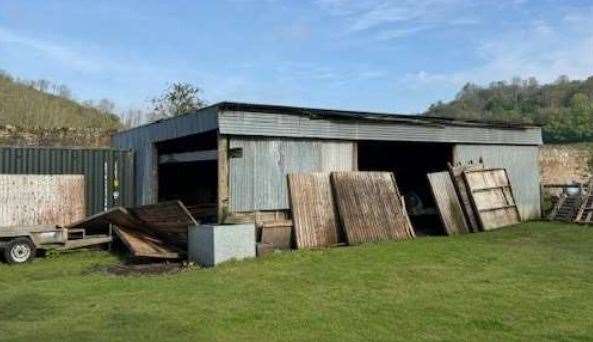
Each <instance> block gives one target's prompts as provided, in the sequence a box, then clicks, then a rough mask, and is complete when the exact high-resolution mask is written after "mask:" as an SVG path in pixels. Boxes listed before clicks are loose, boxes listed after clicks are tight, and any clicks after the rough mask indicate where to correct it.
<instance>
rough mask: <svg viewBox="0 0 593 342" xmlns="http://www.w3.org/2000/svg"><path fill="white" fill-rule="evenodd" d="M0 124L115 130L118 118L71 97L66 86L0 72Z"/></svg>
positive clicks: (117, 125)
mask: <svg viewBox="0 0 593 342" xmlns="http://www.w3.org/2000/svg"><path fill="white" fill-rule="evenodd" d="M0 125H13V126H18V127H23V128H62V127H68V128H96V129H102V130H116V129H119V128H120V127H121V123H120V120H119V117H118V116H116V115H115V114H113V113H111V112H108V111H102V110H99V109H97V108H95V107H92V106H91V105H85V104H80V103H78V102H76V101H74V100H72V99H71V98H70V91H69V90H68V88H66V87H65V86H57V85H52V84H51V83H49V82H47V81H43V80H41V81H33V82H25V81H19V80H15V79H14V78H13V77H11V76H10V75H8V74H6V73H4V72H1V71H0Z"/></svg>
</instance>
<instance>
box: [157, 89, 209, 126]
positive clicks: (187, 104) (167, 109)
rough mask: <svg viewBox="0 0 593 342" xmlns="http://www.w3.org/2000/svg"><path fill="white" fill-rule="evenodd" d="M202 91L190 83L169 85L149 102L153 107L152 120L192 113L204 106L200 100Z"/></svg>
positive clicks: (204, 103)
mask: <svg viewBox="0 0 593 342" xmlns="http://www.w3.org/2000/svg"><path fill="white" fill-rule="evenodd" d="M201 93H202V90H201V89H200V88H198V87H196V86H194V85H192V84H190V83H183V82H176V83H173V84H171V85H170V86H169V87H167V89H165V91H164V92H163V94H162V95H161V96H158V97H155V98H153V99H152V100H151V102H152V105H153V113H152V115H151V119H152V120H158V119H162V118H167V117H173V116H178V115H182V114H186V113H191V112H194V111H196V110H198V109H200V108H203V107H204V106H206V101H204V100H203V99H202V98H201Z"/></svg>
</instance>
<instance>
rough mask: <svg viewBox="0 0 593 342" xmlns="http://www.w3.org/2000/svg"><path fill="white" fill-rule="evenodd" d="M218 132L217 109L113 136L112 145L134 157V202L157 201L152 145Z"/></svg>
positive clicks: (154, 150) (154, 155) (155, 159)
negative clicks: (127, 150)
mask: <svg viewBox="0 0 593 342" xmlns="http://www.w3.org/2000/svg"><path fill="white" fill-rule="evenodd" d="M217 128H218V108H217V107H208V108H203V109H201V110H199V111H197V112H195V113H190V114H186V115H182V116H178V117H175V118H171V119H166V120H163V121H160V122H155V123H152V124H149V125H145V126H140V127H136V128H133V129H130V130H127V131H124V132H120V133H117V134H115V135H114V136H113V145H114V146H115V147H116V148H120V149H130V150H133V151H134V152H135V153H136V155H135V181H136V189H135V192H136V193H135V201H136V203H137V204H139V205H140V204H152V203H156V202H157V201H158V196H157V195H158V194H157V192H156V191H155V190H156V184H157V182H158V180H157V173H156V170H155V169H156V167H157V151H156V148H155V143H157V142H161V141H166V140H170V139H175V138H181V137H184V136H188V135H192V134H198V133H203V132H207V131H211V130H214V129H217Z"/></svg>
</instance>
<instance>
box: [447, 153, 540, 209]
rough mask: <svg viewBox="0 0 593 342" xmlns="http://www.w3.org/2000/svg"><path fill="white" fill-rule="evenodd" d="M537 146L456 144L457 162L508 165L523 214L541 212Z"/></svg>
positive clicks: (502, 166) (491, 165) (454, 155)
mask: <svg viewBox="0 0 593 342" xmlns="http://www.w3.org/2000/svg"><path fill="white" fill-rule="evenodd" d="M538 151H539V148H538V147H537V146H487V145H455V147H454V148H453V160H454V162H467V161H470V160H473V161H478V160H479V159H480V158H482V159H483V161H484V166H485V167H486V168H496V167H500V168H505V169H507V172H508V175H509V179H510V181H511V185H512V186H513V193H514V194H515V199H516V201H517V206H518V208H519V212H520V213H521V218H522V219H524V220H529V219H535V218H538V217H539V216H540V193H539V165H538V160H537V157H538Z"/></svg>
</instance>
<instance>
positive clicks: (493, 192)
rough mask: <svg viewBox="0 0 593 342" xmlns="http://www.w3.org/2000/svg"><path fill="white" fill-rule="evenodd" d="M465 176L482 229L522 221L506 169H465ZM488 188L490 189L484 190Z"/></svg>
mask: <svg viewBox="0 0 593 342" xmlns="http://www.w3.org/2000/svg"><path fill="white" fill-rule="evenodd" d="M463 176H464V179H465V183H466V186H467V188H468V191H469V193H470V195H471V199H472V202H473V205H474V210H475V212H476V214H477V216H478V219H479V221H480V225H481V227H482V229H484V230H492V229H496V228H499V227H504V226H508V225H512V224H517V223H519V222H521V216H520V214H519V210H518V209H517V204H516V202H515V197H514V195H513V191H512V186H511V183H510V181H509V177H508V175H507V173H506V170H505V169H483V170H465V171H464V172H463ZM486 188H490V190H482V189H486Z"/></svg>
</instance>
